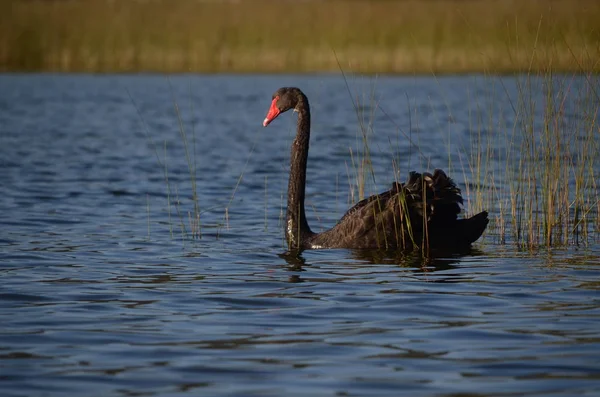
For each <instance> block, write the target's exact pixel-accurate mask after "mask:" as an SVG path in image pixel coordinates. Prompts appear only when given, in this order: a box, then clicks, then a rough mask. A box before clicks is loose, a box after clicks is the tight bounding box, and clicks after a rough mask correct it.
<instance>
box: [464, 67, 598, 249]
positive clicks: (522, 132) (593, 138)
mask: <svg viewBox="0 0 600 397" xmlns="http://www.w3.org/2000/svg"><path fill="white" fill-rule="evenodd" d="M542 73H543V74H542ZM540 75H541V76H543V77H542V78H541V79H540V78H535V77H539V76H540ZM574 77H575V76H574V75H556V74H555V73H554V71H553V70H552V69H551V68H548V69H546V70H545V71H535V76H534V75H533V74H529V75H525V76H523V77H516V78H517V87H518V95H517V98H516V101H515V102H514V103H512V105H511V106H512V111H513V113H514V122H513V124H512V126H511V125H507V123H505V122H506V121H505V120H501V121H500V122H499V124H498V125H495V124H492V123H491V122H490V125H488V127H487V128H488V130H489V131H493V132H492V133H491V134H488V135H487V136H486V137H485V138H483V139H482V137H481V134H480V133H478V132H477V131H478V128H475V129H474V131H475V133H474V134H473V135H474V137H472V142H471V144H472V147H473V148H474V150H473V151H472V154H471V156H470V158H469V159H468V166H469V168H470V172H469V175H470V178H472V181H473V183H472V184H470V185H467V186H469V188H470V189H471V191H470V192H468V193H470V197H471V202H470V203H469V204H470V207H471V208H472V212H477V211H479V210H481V209H484V208H488V209H492V211H491V212H492V214H491V215H492V217H491V223H490V226H489V228H488V234H490V235H491V236H495V237H496V238H497V239H498V241H499V242H501V243H504V242H507V241H512V242H514V243H515V244H517V245H518V246H521V247H524V248H528V249H533V248H537V247H540V246H557V245H560V246H564V245H571V244H575V245H579V244H586V243H589V242H592V241H597V238H598V237H599V234H598V232H600V228H599V217H598V214H599V213H600V211H599V209H600V206H599V203H600V190H599V187H598V182H597V180H598V178H599V176H600V175H599V174H600V143H599V142H598V139H597V137H598V136H599V132H600V130H599V127H598V125H597V119H598V113H599V111H600V100H599V98H598V96H597V93H598V92H599V88H600V86H599V84H598V82H597V80H592V79H587V80H586V84H585V85H584V87H583V88H580V89H578V90H577V91H575V88H573V79H574ZM538 92H543V93H544V99H543V103H537V102H536V96H535V95H534V93H538ZM538 98H539V97H538ZM568 100H569V101H571V102H573V101H574V102H575V103H577V106H578V107H577V109H576V111H577V112H578V114H577V115H573V114H570V115H569V114H567V113H566V109H565V104H566V103H567V101H568ZM539 115H542V117H541V121H540V117H539ZM498 130H505V131H507V132H506V133H505V134H504V135H502V134H500V133H495V131H498ZM499 142H501V143H502V145H497V144H498V143H499ZM497 146H499V147H504V148H505V151H504V153H502V152H501V153H497V152H495V151H493V150H490V148H494V147H497ZM492 162H500V163H502V164H504V167H503V169H502V170H501V171H499V172H498V173H497V171H496V170H494V168H493V167H492V166H491V164H492ZM503 184H507V185H508V190H503V189H501V188H499V186H502V185H503ZM494 210H495V211H496V213H495V214H494Z"/></svg>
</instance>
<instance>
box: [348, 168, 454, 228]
mask: <svg viewBox="0 0 600 397" xmlns="http://www.w3.org/2000/svg"><path fill="white" fill-rule="evenodd" d="M400 193H403V194H400ZM399 200H404V202H405V205H406V208H407V209H408V210H409V212H411V213H412V215H417V216H419V217H425V218H427V219H428V220H434V219H435V220H436V221H451V220H456V218H457V215H458V214H459V213H460V211H461V209H460V205H461V204H462V203H463V198H462V196H461V194H460V189H459V188H458V187H457V186H456V184H455V183H454V181H453V180H452V178H449V177H448V176H447V175H446V173H444V171H442V170H440V169H436V170H435V171H434V172H433V175H432V174H430V173H428V172H425V173H423V174H420V173H417V172H411V173H410V176H409V179H408V181H407V182H406V183H398V182H394V183H392V187H391V189H390V190H387V191H385V192H382V193H380V194H376V195H373V196H370V197H367V198H365V199H363V200H361V201H359V202H358V203H356V205H354V206H353V207H352V208H350V209H349V210H348V211H346V213H345V214H344V216H342V218H341V219H340V220H339V222H338V224H339V223H342V222H344V221H346V220H348V219H349V218H351V217H360V218H362V217H364V216H368V215H369V214H373V213H378V212H381V211H383V210H384V209H387V210H388V211H392V212H398V211H399V208H401V207H400V206H399V205H398V201H399ZM374 205H376V206H377V208H373V206H374Z"/></svg>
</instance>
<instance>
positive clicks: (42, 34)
mask: <svg viewBox="0 0 600 397" xmlns="http://www.w3.org/2000/svg"><path fill="white" fill-rule="evenodd" d="M599 21H600V1H598V0H400V1H393V0H374V1H368V0H345V1H344V0H322V1H318V0H313V1H311V0H308V1H300V0H296V1H284V0H238V1H219V0H212V1H206V0H204V1H201V0H146V1H141V0H138V1H134V0H112V1H110V0H0V70H3V71H69V72H80V71H81V72H134V71H156V72H265V73H266V72H308V71H337V70H339V67H338V64H337V61H336V57H335V55H334V51H335V54H337V57H338V59H339V61H340V64H341V66H342V68H343V69H344V70H348V71H352V72H365V73H374V72H377V73H431V72H435V73H457V72H458V73H461V72H474V71H476V72H489V73H509V72H515V71H530V72H538V71H542V72H543V71H547V70H549V69H552V70H555V71H575V72H582V71H585V72H597V71H598V70H599V60H600V44H599V43H600V22H599Z"/></svg>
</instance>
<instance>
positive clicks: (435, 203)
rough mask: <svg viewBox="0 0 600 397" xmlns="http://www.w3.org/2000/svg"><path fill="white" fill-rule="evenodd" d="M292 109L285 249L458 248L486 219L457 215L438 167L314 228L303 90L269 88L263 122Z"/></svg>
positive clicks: (453, 193)
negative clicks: (309, 213)
mask: <svg viewBox="0 0 600 397" xmlns="http://www.w3.org/2000/svg"><path fill="white" fill-rule="evenodd" d="M290 109H294V111H296V112H298V122H297V127H296V139H294V142H293V143H292V153H291V167H290V177H289V185H288V202H287V215H286V224H285V237H286V240H287V243H288V246H289V248H290V249H300V250H302V249H311V248H313V249H314V248H360V249H405V248H412V247H413V246H421V247H426V248H439V247H446V248H452V249H456V248H464V247H469V246H470V245H471V243H473V242H474V241H475V240H477V239H478V238H479V237H480V236H481V234H482V233H483V231H484V230H485V228H486V226H487V224H488V214H487V212H485V211H483V212H481V213H479V214H477V215H475V216H472V217H471V218H466V219H458V217H457V215H458V213H459V212H460V204H462V202H463V199H462V196H461V195H460V190H459V189H458V188H457V187H456V185H455V184H454V182H453V181H452V179H450V178H448V177H447V176H446V174H445V173H444V172H443V171H441V170H435V172H434V173H433V175H432V174H429V173H424V174H422V175H421V174H418V173H416V172H413V173H411V176H410V179H409V180H408V182H406V183H393V184H392V188H391V189H390V190H388V191H387V192H383V193H381V194H378V195H374V196H371V197H369V198H366V199H364V200H362V201H360V202H359V203H357V204H356V205H355V206H354V207H352V208H351V209H349V210H348V211H347V212H346V214H345V215H344V216H343V217H342V219H340V221H339V222H338V223H337V224H336V225H335V226H334V227H332V228H331V229H329V230H326V231H324V232H322V233H314V232H313V231H312V230H311V229H310V227H309V226H308V222H307V220H306V214H305V209H304V196H305V186H306V165H307V160H308V143H309V140H310V108H309V104H308V99H307V98H306V95H304V93H302V91H300V89H298V88H295V87H284V88H280V89H279V90H277V91H276V92H275V93H274V94H273V100H272V102H271V107H270V109H269V111H268V113H267V117H266V118H265V120H264V122H263V125H264V126H265V127H266V126H267V125H269V124H270V123H271V122H272V121H273V120H274V119H275V118H276V117H277V116H279V115H280V114H281V113H283V112H286V111H288V110H290Z"/></svg>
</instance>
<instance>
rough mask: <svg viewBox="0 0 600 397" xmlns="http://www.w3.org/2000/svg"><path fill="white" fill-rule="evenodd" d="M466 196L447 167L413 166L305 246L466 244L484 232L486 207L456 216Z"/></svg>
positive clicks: (410, 246) (385, 247)
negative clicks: (419, 169)
mask: <svg viewBox="0 0 600 397" xmlns="http://www.w3.org/2000/svg"><path fill="white" fill-rule="evenodd" d="M462 203H463V198H462V196H461V194H460V189H459V188H458V187H457V186H456V185H455V183H454V181H453V180H452V179H451V178H448V176H446V174H445V173H444V171H442V170H435V171H434V173H433V175H432V174H430V173H427V172H426V173H423V174H420V173H417V172H411V173H410V177H409V180H408V181H407V182H406V183H397V182H395V183H393V184H392V188H391V189H390V190H388V191H386V192H383V193H381V194H377V195H374V196H371V197H368V198H366V199H364V200H361V201H360V202H358V203H357V204H356V205H355V206H354V207H352V208H350V209H349V210H348V211H347V212H346V213H345V214H344V216H343V217H342V218H341V219H340V221H339V222H338V224H337V225H336V226H334V227H333V228H332V229H330V230H328V231H325V232H323V233H321V234H317V235H314V236H312V237H311V238H310V239H309V241H308V242H307V243H308V244H307V247H311V248H316V247H320V246H323V247H340V248H377V249H394V248H412V247H414V246H424V245H427V246H463V245H468V244H471V243H472V242H473V241H475V240H476V239H477V238H479V237H480V236H481V234H482V233H483V231H484V230H485V227H486V226H487V223H488V219H487V213H485V212H484V213H481V214H478V215H476V216H475V217H473V218H469V219H460V220H459V219H458V214H459V213H460V211H461V207H460V205H461V204H462Z"/></svg>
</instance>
